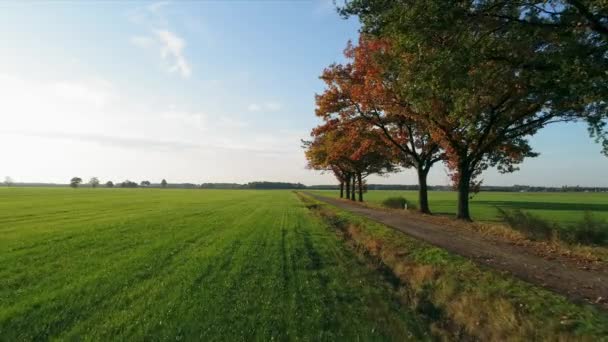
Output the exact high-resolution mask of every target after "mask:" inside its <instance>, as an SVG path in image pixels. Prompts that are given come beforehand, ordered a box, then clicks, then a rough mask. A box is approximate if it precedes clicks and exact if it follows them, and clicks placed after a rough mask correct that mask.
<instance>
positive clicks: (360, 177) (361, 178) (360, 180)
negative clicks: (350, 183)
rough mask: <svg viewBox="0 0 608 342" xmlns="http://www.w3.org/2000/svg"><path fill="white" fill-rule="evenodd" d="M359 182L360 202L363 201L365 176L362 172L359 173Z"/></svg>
mask: <svg viewBox="0 0 608 342" xmlns="http://www.w3.org/2000/svg"><path fill="white" fill-rule="evenodd" d="M357 183H359V202H363V177H362V176H361V172H359V173H357Z"/></svg>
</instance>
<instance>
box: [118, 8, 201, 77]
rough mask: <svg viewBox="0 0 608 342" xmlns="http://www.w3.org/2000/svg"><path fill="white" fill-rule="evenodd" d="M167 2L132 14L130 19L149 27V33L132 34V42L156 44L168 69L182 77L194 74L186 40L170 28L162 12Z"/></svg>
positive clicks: (145, 44) (147, 45)
mask: <svg viewBox="0 0 608 342" xmlns="http://www.w3.org/2000/svg"><path fill="white" fill-rule="evenodd" d="M167 4H168V3H167V2H157V3H153V4H151V5H149V6H147V7H145V8H139V9H138V10H136V11H134V12H133V13H132V14H131V15H130V17H129V18H130V20H131V21H132V22H134V23H136V24H138V25H142V26H145V27H147V28H148V30H149V31H150V33H149V34H148V35H135V36H131V38H130V41H131V44H133V45H135V46H137V47H139V48H149V47H152V46H156V47H157V48H158V49H159V50H160V56H161V58H162V59H163V61H164V62H165V64H166V67H167V71H169V72H178V73H179V74H180V75H181V76H182V77H184V78H188V77H190V76H191V75H192V67H191V66H190V63H189V62H188V60H187V59H186V56H185V54H184V49H185V47H186V45H187V43H186V40H185V39H184V38H183V37H180V36H179V35H178V34H177V33H175V32H173V31H172V30H171V29H169V24H168V21H167V20H166V19H165V17H164V16H163V14H162V8H163V7H164V6H166V5H167Z"/></svg>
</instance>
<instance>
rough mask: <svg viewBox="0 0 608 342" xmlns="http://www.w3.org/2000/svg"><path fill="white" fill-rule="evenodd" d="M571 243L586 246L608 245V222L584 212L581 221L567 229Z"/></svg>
mask: <svg viewBox="0 0 608 342" xmlns="http://www.w3.org/2000/svg"><path fill="white" fill-rule="evenodd" d="M568 236H570V239H571V241H573V242H578V243H582V244H587V245H608V222H607V221H606V220H602V219H600V218H597V217H596V216H595V215H593V214H592V213H591V212H590V211H586V212H585V215H584V216H583V219H582V220H581V221H580V222H578V223H576V224H575V225H574V226H572V227H571V229H568Z"/></svg>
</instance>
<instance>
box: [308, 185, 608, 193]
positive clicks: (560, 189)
mask: <svg viewBox="0 0 608 342" xmlns="http://www.w3.org/2000/svg"><path fill="white" fill-rule="evenodd" d="M307 189H311V190H340V186H339V185H311V186H308V187H307ZM418 189H419V188H418V185H415V184H410V185H408V184H368V185H367V190H418ZM428 189H429V190H431V191H452V190H454V188H453V187H451V186H448V185H429V186H428ZM480 191H496V192H499V191H500V192H608V187H585V186H578V185H577V186H569V185H565V186H562V187H548V186H530V185H511V186H498V185H496V186H495V185H485V186H481V189H480Z"/></svg>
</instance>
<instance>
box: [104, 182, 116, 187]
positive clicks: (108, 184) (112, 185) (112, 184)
mask: <svg viewBox="0 0 608 342" xmlns="http://www.w3.org/2000/svg"><path fill="white" fill-rule="evenodd" d="M113 187H114V182H112V181H107V182H106V188H113Z"/></svg>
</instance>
